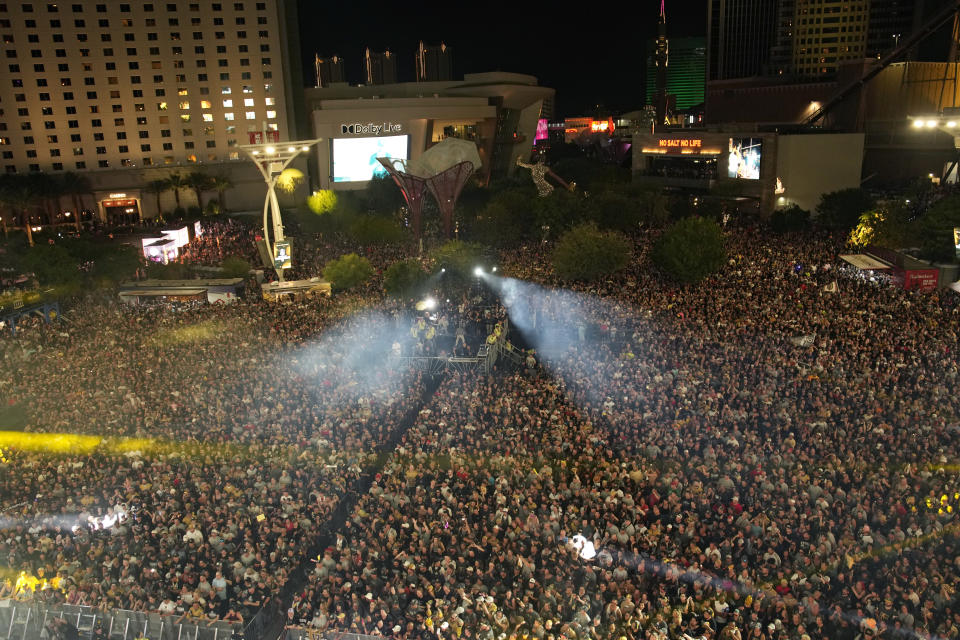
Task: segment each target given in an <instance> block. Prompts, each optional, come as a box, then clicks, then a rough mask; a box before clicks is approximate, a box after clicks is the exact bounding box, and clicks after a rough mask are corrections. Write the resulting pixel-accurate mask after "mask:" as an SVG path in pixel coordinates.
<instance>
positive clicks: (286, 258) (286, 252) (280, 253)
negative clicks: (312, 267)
mask: <svg viewBox="0 0 960 640" xmlns="http://www.w3.org/2000/svg"><path fill="white" fill-rule="evenodd" d="M291 266H292V260H291V257H290V241H289V240H281V241H280V242H276V243H274V245H273V268H274V269H289V268H290V267H291Z"/></svg>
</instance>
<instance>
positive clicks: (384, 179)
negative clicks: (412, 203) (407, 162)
mask: <svg viewBox="0 0 960 640" xmlns="http://www.w3.org/2000/svg"><path fill="white" fill-rule="evenodd" d="M362 197H363V200H364V203H365V204H366V209H367V211H370V212H372V213H376V214H377V215H381V216H392V215H393V214H394V213H396V211H397V210H398V209H399V208H400V207H402V206H403V204H404V200H403V193H402V192H401V191H400V187H398V186H397V184H396V183H395V182H394V181H393V178H391V177H390V176H389V175H387V174H385V173H378V174H374V176H373V178H372V179H371V180H370V181H369V182H367V187H366V189H364V190H363V196H362Z"/></svg>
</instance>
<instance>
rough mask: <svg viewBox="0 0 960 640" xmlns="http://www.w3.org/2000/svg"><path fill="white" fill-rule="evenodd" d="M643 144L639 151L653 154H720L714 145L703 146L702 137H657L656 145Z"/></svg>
mask: <svg viewBox="0 0 960 640" xmlns="http://www.w3.org/2000/svg"><path fill="white" fill-rule="evenodd" d="M652 142H653V141H651V146H645V147H642V148H641V151H642V152H643V153H645V154H648V155H649V154H653V155H664V154H667V155H675V154H676V155H701V156H716V155H720V152H721V150H720V149H718V148H716V147H704V146H703V138H657V139H656V146H652Z"/></svg>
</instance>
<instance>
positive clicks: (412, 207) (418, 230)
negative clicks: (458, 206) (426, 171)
mask: <svg viewBox="0 0 960 640" xmlns="http://www.w3.org/2000/svg"><path fill="white" fill-rule="evenodd" d="M377 160H379V161H380V164H382V165H383V168H384V169H386V170H387V174H389V176H390V177H391V178H393V182H394V183H395V184H396V185H397V187H398V188H399V189H400V193H402V194H403V199H404V200H405V201H406V202H407V209H408V210H409V211H410V226H411V227H413V236H414V237H415V238H417V239H418V240H419V239H420V236H421V234H422V223H421V221H422V219H423V195H424V194H425V193H426V192H427V181H426V180H425V179H424V178H421V177H420V176H415V175H413V174H412V173H410V172H409V171H407V165H406V163H405V162H404V161H403V160H394V159H393V158H377ZM398 166H399V169H398V168H397V167H398Z"/></svg>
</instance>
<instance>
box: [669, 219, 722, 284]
mask: <svg viewBox="0 0 960 640" xmlns="http://www.w3.org/2000/svg"><path fill="white" fill-rule="evenodd" d="M725 259H726V253H725V251H724V248H723V232H722V231H721V230H720V226H719V225H718V224H717V223H716V222H714V221H713V220H708V219H707V218H700V217H692V218H684V219H683V220H680V221H679V222H677V223H676V224H674V225H673V226H672V227H670V228H669V229H667V230H666V231H665V232H664V233H663V235H662V236H660V238H659V239H658V240H657V242H656V244H655V245H654V247H653V261H654V263H655V264H656V265H657V266H659V267H660V268H661V269H663V271H664V272H665V273H666V274H667V275H668V276H670V277H671V278H673V279H674V280H678V281H679V282H684V283H690V282H699V281H700V280H702V279H704V278H705V277H707V276H708V275H710V274H711V273H714V272H716V271H718V270H719V269H720V267H722V266H723V262H724V260H725Z"/></svg>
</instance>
